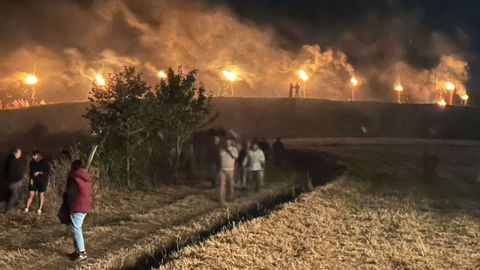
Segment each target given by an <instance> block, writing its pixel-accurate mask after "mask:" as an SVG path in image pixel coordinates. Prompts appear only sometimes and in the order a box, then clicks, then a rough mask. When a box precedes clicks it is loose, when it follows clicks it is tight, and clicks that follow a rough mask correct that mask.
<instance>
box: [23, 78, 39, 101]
mask: <svg viewBox="0 0 480 270" xmlns="http://www.w3.org/2000/svg"><path fill="white" fill-rule="evenodd" d="M25 83H26V84H27V85H31V87H32V97H31V99H32V105H33V104H34V103H35V85H36V84H37V83H38V78H37V76H35V73H34V74H28V75H27V77H25Z"/></svg>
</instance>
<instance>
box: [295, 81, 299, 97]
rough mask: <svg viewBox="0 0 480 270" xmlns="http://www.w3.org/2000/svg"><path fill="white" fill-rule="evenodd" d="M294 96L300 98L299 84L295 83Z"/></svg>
mask: <svg viewBox="0 0 480 270" xmlns="http://www.w3.org/2000/svg"><path fill="white" fill-rule="evenodd" d="M295 98H300V84H298V82H297V84H295Z"/></svg>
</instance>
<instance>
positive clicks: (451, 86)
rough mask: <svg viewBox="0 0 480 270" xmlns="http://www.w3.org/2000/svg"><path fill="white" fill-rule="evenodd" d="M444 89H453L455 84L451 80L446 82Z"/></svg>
mask: <svg viewBox="0 0 480 270" xmlns="http://www.w3.org/2000/svg"><path fill="white" fill-rule="evenodd" d="M445 89H447V90H448V91H453V90H455V84H453V83H451V82H446V83H445Z"/></svg>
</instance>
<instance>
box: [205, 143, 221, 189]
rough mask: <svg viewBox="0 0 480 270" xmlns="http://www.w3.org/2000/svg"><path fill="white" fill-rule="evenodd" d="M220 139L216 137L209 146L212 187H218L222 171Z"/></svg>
mask: <svg viewBox="0 0 480 270" xmlns="http://www.w3.org/2000/svg"><path fill="white" fill-rule="evenodd" d="M219 153H220V137H218V136H214V137H213V139H212V141H211V142H210V144H209V145H208V153H207V155H208V157H207V158H208V163H209V164H210V170H211V181H212V187H216V186H218V182H219V181H218V179H219V178H218V177H219V176H218V175H219V171H220V160H219Z"/></svg>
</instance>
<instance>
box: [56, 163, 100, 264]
mask: <svg viewBox="0 0 480 270" xmlns="http://www.w3.org/2000/svg"><path fill="white" fill-rule="evenodd" d="M63 200H64V201H63V204H62V207H61V208H60V212H59V218H60V221H61V222H62V223H64V224H70V226H71V229H72V233H73V238H74V244H75V252H73V253H71V254H70V257H71V258H72V260H75V261H80V260H83V259H85V258H87V253H86V252H85V242H84V239H83V232H82V224H83V221H84V219H85V217H86V215H87V213H88V212H89V211H90V206H91V205H92V180H91V177H90V174H89V173H88V171H87V170H86V169H84V168H83V165H82V162H81V161H80V160H75V161H74V162H73V163H72V168H71V170H70V173H69V174H68V178H67V190H66V192H65V194H64V196H63ZM67 215H69V217H70V219H68V218H67V217H68V216H67Z"/></svg>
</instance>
